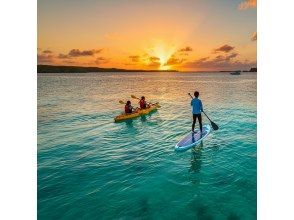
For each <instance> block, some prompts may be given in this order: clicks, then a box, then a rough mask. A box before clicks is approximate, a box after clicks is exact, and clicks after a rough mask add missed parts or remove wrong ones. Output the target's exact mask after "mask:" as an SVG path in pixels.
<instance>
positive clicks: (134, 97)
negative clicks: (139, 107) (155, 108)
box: [131, 95, 139, 99]
mask: <svg viewBox="0 0 294 220" xmlns="http://www.w3.org/2000/svg"><path fill="white" fill-rule="evenodd" d="M131 97H132V98H133V99H139V98H138V97H136V96H134V95H131Z"/></svg>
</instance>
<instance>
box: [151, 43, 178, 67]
mask: <svg viewBox="0 0 294 220" xmlns="http://www.w3.org/2000/svg"><path fill="white" fill-rule="evenodd" d="M175 52H176V46H175V45H168V44H167V43H164V42H158V43H157V44H156V45H155V46H153V47H151V48H150V49H149V50H148V54H150V55H151V56H153V57H156V58H158V59H159V60H158V62H159V63H160V66H159V69H160V70H168V69H170V66H169V65H167V62H168V60H169V59H170V58H171V57H172V55H173V54H174V53H175Z"/></svg>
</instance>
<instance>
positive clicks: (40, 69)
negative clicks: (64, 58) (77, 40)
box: [37, 65, 257, 73]
mask: <svg viewBox="0 0 294 220" xmlns="http://www.w3.org/2000/svg"><path fill="white" fill-rule="evenodd" d="M235 71H236V70H225V71H219V70H216V71H178V70H128V69H119V68H100V67H83V66H54V65H37V73H95V72H180V73H195V72H202V73H203V72H205V73H215V72H235ZM242 72H257V68H251V69H250V70H249V71H247V70H243V71H242Z"/></svg>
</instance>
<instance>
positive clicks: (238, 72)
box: [230, 70, 241, 75]
mask: <svg viewBox="0 0 294 220" xmlns="http://www.w3.org/2000/svg"><path fill="white" fill-rule="evenodd" d="M230 74H231V75H241V71H240V70H238V71H235V72H231V73H230Z"/></svg>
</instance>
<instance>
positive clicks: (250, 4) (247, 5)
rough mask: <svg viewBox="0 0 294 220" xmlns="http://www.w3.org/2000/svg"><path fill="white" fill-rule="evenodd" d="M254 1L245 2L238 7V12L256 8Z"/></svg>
mask: <svg viewBox="0 0 294 220" xmlns="http://www.w3.org/2000/svg"><path fill="white" fill-rule="evenodd" d="M256 4H257V2H256V0H245V1H244V2H241V3H240V4H239V5H238V9H239V10H246V9H248V8H256Z"/></svg>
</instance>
